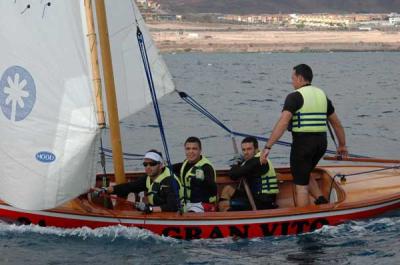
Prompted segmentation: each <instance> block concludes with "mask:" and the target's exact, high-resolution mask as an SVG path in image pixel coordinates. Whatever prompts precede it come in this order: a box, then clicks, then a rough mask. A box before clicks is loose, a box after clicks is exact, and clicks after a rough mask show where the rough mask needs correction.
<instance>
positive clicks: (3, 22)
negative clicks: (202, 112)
mask: <svg viewBox="0 0 400 265" xmlns="http://www.w3.org/2000/svg"><path fill="white" fill-rule="evenodd" d="M0 14H1V15H0V29H1V30H0V58H1V60H0V106H1V113H0V126H1V131H0V134H1V137H0V138H1V143H0V161H1V165H2V166H1V167H0V179H1V185H0V198H1V201H0V219H1V220H3V221H5V222H10V223H19V224H35V225H40V226H54V227H62V228H76V227H83V226H86V227H90V228H97V227H104V226H114V225H123V226H129V227H138V228H143V229H147V230H150V231H152V232H154V233H155V234H159V235H163V236H170V237H174V238H179V239H198V238H222V237H241V238H254V237H262V236H278V235H288V234H297V233H303V232H309V231H313V230H316V229H319V228H321V227H322V226H324V225H337V224H341V223H343V222H345V221H347V220H353V219H359V218H368V217H373V216H376V215H379V214H382V213H384V212H386V211H389V210H393V209H397V208H399V207H400V172H399V171H398V167H396V165H398V164H399V161H398V160H393V161H382V160H376V159H365V160H364V162H385V163H383V164H375V165H364V164H363V165H339V164H335V165H331V166H320V167H318V168H317V169H315V171H314V172H313V177H315V178H316V179H317V181H318V184H319V185H320V187H321V190H322V191H323V193H324V195H325V196H326V197H328V198H329V201H330V203H328V204H324V205H309V206H306V207H296V202H295V200H294V196H293V195H294V194H293V193H294V188H293V182H292V175H291V173H290V169H289V168H278V169H277V170H276V171H277V173H278V180H279V188H280V193H279V195H278V198H277V204H278V205H279V208H278V209H273V210H256V209H254V210H251V211H241V212H207V213H180V212H176V213H175V212H174V213H171V212H169V213H168V212H162V213H151V214H144V213H142V212H139V211H137V210H135V209H134V208H133V207H132V203H130V202H129V201H127V200H123V199H115V198H114V199H113V198H109V200H108V201H107V202H109V201H111V203H106V204H105V203H104V201H99V200H96V199H93V198H92V196H91V194H90V192H89V191H90V189H91V188H93V187H96V186H97V187H100V186H101V185H102V184H103V178H104V175H103V174H101V173H100V174H96V170H97V161H99V155H98V148H99V145H100V136H101V131H102V130H103V129H104V127H105V124H109V127H110V134H111V138H112V139H111V143H112V151H113V165H114V171H115V172H114V173H113V174H107V175H106V177H107V179H108V181H111V182H116V183H122V182H125V181H131V180H133V179H135V178H137V177H138V176H139V175H141V174H143V173H140V172H132V173H125V172H124V164H123V154H122V145H121V139H120V133H119V120H120V119H123V118H124V117H127V116H129V115H131V114H133V113H135V112H137V111H138V110H140V109H142V108H143V107H144V106H146V105H147V104H148V103H149V102H150V101H151V95H150V92H148V80H147V76H146V71H145V70H144V67H143V60H142V56H141V53H140V51H139V50H140V49H139V45H138V42H137V40H136V30H137V28H138V27H139V28H140V30H141V31H142V33H143V37H144V42H145V46H146V51H147V56H148V62H149V64H150V68H151V71H152V78H153V80H154V87H155V88H156V89H157V96H162V95H165V94H167V93H170V92H172V91H173V90H174V85H173V82H172V78H171V75H170V74H169V72H168V69H167V67H166V65H165V63H164V61H163V60H162V58H161V56H160V55H159V54H158V51H157V49H156V47H155V46H154V44H153V42H152V40H151V38H150V37H149V33H148V31H147V29H146V26H145V23H144V21H143V19H142V17H141V15H140V12H139V10H138V8H137V7H136V5H135V2H134V1H133V0H118V1H104V0H79V1H78V0H77V1H39V0H37V1H1V2H0ZM98 44H100V45H98ZM103 87H104V88H103ZM103 89H104V90H105V93H104V92H103ZM103 98H106V102H104V100H103ZM103 102H104V103H103ZM117 103H118V104H117ZM103 105H104V106H103ZM104 109H107V111H104ZM217 173H218V178H217V183H218V189H219V191H220V190H221V189H222V188H223V187H224V186H225V185H228V184H236V183H235V182H233V181H232V180H230V178H229V177H228V176H227V171H226V170H219V171H218V172H217ZM350 175H351V178H347V181H346V176H350Z"/></svg>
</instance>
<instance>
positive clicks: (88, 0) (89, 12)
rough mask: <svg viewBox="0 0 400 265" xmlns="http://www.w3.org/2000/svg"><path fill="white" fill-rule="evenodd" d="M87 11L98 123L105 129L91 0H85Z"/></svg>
mask: <svg viewBox="0 0 400 265" xmlns="http://www.w3.org/2000/svg"><path fill="white" fill-rule="evenodd" d="M85 11H86V23H87V29H88V34H87V37H88V39H89V49H90V61H91V65H92V81H93V87H94V94H95V97H96V106H97V124H98V125H99V127H100V128H101V129H103V128H105V127H106V122H105V118H104V107H103V98H102V95H101V94H102V92H101V91H102V90H101V78H100V67H99V60H98V58H99V57H98V54H97V39H96V31H95V28H94V19H93V9H92V1H91V0H85Z"/></svg>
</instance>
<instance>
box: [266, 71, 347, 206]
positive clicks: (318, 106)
mask: <svg viewBox="0 0 400 265" xmlns="http://www.w3.org/2000/svg"><path fill="white" fill-rule="evenodd" d="M312 79H313V73H312V70H311V68H310V67H309V66H308V65H306V64H299V65H297V66H295V67H294V68H293V72H292V85H293V87H294V89H295V90H296V91H295V92H293V93H290V94H289V95H288V96H287V97H286V100H285V104H284V106H283V110H282V114H281V117H280V119H279V120H278V122H277V123H276V124H275V127H274V129H273V130H272V133H271V136H270V138H269V140H268V142H267V144H266V145H265V147H264V150H263V153H262V155H261V158H260V161H261V163H264V164H265V163H267V157H268V155H269V153H270V151H271V148H272V146H273V145H274V143H275V142H277V141H278V140H279V138H281V136H282V135H283V133H284V132H285V130H286V129H289V131H291V132H292V137H293V141H292V148H291V150H290V168H291V171H292V175H293V182H294V183H295V184H296V204H297V206H306V205H308V204H309V195H308V194H309V192H310V193H311V194H312V195H313V196H314V197H315V198H316V200H315V204H321V203H327V202H328V201H327V199H326V198H325V197H323V196H322V193H321V190H320V189H319V187H318V184H317V182H316V180H315V179H313V178H311V179H310V173H311V171H312V170H313V169H314V168H315V167H316V165H317V164H318V162H319V160H320V159H321V158H322V156H323V155H324V154H325V152H326V149H327V136H326V132H327V130H328V127H327V125H328V124H327V123H328V122H329V123H330V124H331V125H332V127H333V129H334V131H335V135H336V137H337V139H338V141H339V145H338V147H337V154H338V155H339V156H347V155H348V151H347V147H346V137H345V132H344V129H343V126H342V124H341V123H340V120H339V118H338V116H337V115H336V113H335V109H334V107H333V105H332V102H331V101H330V100H329V99H328V98H327V97H326V95H325V93H324V91H322V90H321V89H320V88H317V87H315V86H312V85H311V81H312Z"/></svg>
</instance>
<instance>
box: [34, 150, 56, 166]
mask: <svg viewBox="0 0 400 265" xmlns="http://www.w3.org/2000/svg"><path fill="white" fill-rule="evenodd" d="M36 159H37V160H38V161H40V162H43V163H51V162H53V161H54V160H56V155H55V154H53V153H51V152H46V151H41V152H39V153H37V154H36Z"/></svg>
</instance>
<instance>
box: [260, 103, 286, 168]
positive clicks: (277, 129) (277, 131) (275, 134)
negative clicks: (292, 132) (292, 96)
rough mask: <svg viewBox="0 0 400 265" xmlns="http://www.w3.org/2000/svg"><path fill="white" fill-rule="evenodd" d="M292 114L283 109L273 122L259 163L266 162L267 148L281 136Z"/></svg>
mask: <svg viewBox="0 0 400 265" xmlns="http://www.w3.org/2000/svg"><path fill="white" fill-rule="evenodd" d="M292 117H293V114H292V113H291V112H290V111H287V110H284V111H282V114H281V117H280V118H279V120H278V122H277V123H276V124H275V126H274V129H273V130H272V133H271V136H270V137H269V140H268V142H267V144H266V145H265V147H266V148H264V150H263V152H262V154H261V156H260V162H261V164H265V163H267V157H268V154H269V150H270V149H271V147H272V146H273V145H274V144H275V143H276V142H277V141H278V140H279V139H280V138H281V137H282V135H283V133H284V132H285V131H286V129H287V127H288V126H289V122H290V121H291V120H292Z"/></svg>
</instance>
